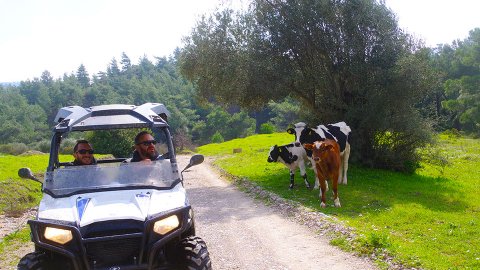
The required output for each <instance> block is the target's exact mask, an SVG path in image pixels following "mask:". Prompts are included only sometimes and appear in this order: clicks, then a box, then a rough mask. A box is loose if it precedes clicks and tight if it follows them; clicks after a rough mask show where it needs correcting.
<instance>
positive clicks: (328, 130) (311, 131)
mask: <svg viewBox="0 0 480 270" xmlns="http://www.w3.org/2000/svg"><path fill="white" fill-rule="evenodd" d="M287 132H288V133H289V134H293V135H295V141H296V142H299V143H300V144H301V145H302V146H304V145H305V144H307V143H308V144H313V143H314V142H316V141H323V140H325V139H332V140H335V141H336V142H337V143H338V145H339V146H340V158H341V164H340V169H341V171H340V174H339V176H338V177H339V179H338V182H339V183H342V184H344V185H346V184H347V171H348V159H349V157H350V142H349V137H350V133H351V132H352V130H351V129H350V127H349V126H348V125H347V124H346V123H345V122H338V123H334V124H328V125H318V126H317V127H315V128H311V127H309V126H308V125H306V124H305V123H303V122H299V123H297V124H295V128H289V129H287ZM307 156H308V157H309V159H310V161H311V156H312V151H310V150H308V149H307ZM312 165H313V163H312ZM314 170H315V169H314ZM318 184H319V183H318V179H315V186H314V188H315V189H317V188H318Z"/></svg>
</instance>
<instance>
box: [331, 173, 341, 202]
mask: <svg viewBox="0 0 480 270" xmlns="http://www.w3.org/2000/svg"><path fill="white" fill-rule="evenodd" d="M338 172H339V170H337V171H336V172H333V175H332V178H331V179H332V186H333V188H332V189H333V203H334V204H335V207H342V205H341V204H340V198H339V197H338V181H337V180H338V176H339V175H338Z"/></svg>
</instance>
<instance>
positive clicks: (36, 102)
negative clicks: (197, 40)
mask: <svg viewBox="0 0 480 270" xmlns="http://www.w3.org/2000/svg"><path fill="white" fill-rule="evenodd" d="M156 59H157V63H152V62H150V61H149V60H148V59H147V58H146V57H142V58H141V59H139V63H138V64H133V63H132V62H131V61H130V59H129V58H128V56H127V55H126V54H125V53H123V54H122V56H121V61H120V65H119V63H118V62H117V61H116V59H115V58H113V59H112V60H111V62H110V64H109V65H108V68H107V71H106V72H100V73H98V74H94V75H93V76H92V79H90V76H89V74H88V72H87V69H86V67H85V66H83V65H80V66H79V68H78V69H77V72H76V73H75V74H71V75H65V76H63V78H61V79H56V80H54V79H53V78H52V76H51V75H50V73H49V72H48V71H44V72H43V73H42V75H41V77H40V79H39V78H34V79H33V80H31V81H23V82H21V83H20V84H19V85H18V86H7V87H6V89H3V87H2V91H0V98H1V100H2V103H0V109H1V110H2V115H1V116H0V144H2V143H3V144H6V143H11V142H20V143H25V144H26V145H28V146H29V147H30V148H33V149H39V150H41V151H48V149H49V143H46V142H44V141H45V140H48V141H49V140H50V138H49V136H50V132H49V131H48V127H47V125H53V124H54V123H53V120H54V118H55V115H56V114H57V111H58V109H59V108H61V107H65V106H70V105H78V106H82V107H90V106H96V105H102V104H115V103H124V104H136V105H140V104H143V103H146V102H161V103H163V104H165V106H166V107H167V108H168V109H169V110H170V112H171V117H170V118H169V124H170V126H171V128H172V134H174V138H173V139H174V142H175V145H177V146H178V147H179V148H181V149H182V148H184V147H189V148H194V146H195V144H200V143H208V142H210V138H211V136H212V135H213V134H214V133H215V132H216V131H217V130H219V131H220V132H221V134H222V136H224V137H226V138H229V139H230V138H234V137H244V136H247V135H249V134H252V133H253V131H252V123H253V125H254V124H255V120H254V119H252V118H251V117H249V116H248V115H247V112H244V111H239V110H237V109H233V110H228V111H227V110H225V109H221V108H220V107H218V106H209V105H208V104H207V105H205V104H204V105H202V106H200V105H199V104H198V103H197V101H196V99H195V98H192V97H194V96H195V89H194V87H193V85H192V84H190V83H189V82H187V81H186V80H184V79H183V78H182V76H181V75H180V74H179V73H178V71H177V67H176V65H177V64H176V61H177V60H176V59H175V58H169V59H167V58H165V57H158V58H156ZM4 100H5V102H3V101H4ZM220 110H221V111H222V113H219V111H220ZM219 117H220V118H219ZM218 120H222V121H218ZM47 123H48V124H47ZM201 123H207V124H208V129H207V130H205V129H202V125H201ZM228 125H230V126H232V127H233V128H230V127H229V126H228ZM125 139H126V138H125ZM107 140H108V139H107ZM39 142H42V143H41V144H40V143H39ZM47 144H48V146H47ZM130 144H131V142H130V141H128V139H126V141H124V142H122V145H123V146H122V147H121V148H120V149H114V150H115V151H117V152H118V153H116V154H117V155H121V154H122V155H123V154H125V153H130V151H131V149H130V146H131V145H130ZM104 146H105V147H106V143H103V142H102V146H101V147H100V148H99V149H102V151H111V150H112V149H110V148H108V147H107V148H105V149H104V150H103V148H104ZM69 147H70V145H66V146H65V147H64V148H63V149H62V153H67V154H71V150H72V149H71V148H69ZM72 147H73V146H72Z"/></svg>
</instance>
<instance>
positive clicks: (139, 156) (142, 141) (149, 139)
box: [130, 131, 159, 162]
mask: <svg viewBox="0 0 480 270" xmlns="http://www.w3.org/2000/svg"><path fill="white" fill-rule="evenodd" d="M156 144H157V141H155V138H153V135H152V134H151V133H150V132H148V131H141V132H139V133H138V134H137V136H135V151H133V157H132V158H131V159H130V162H138V161H153V160H156V159H158V158H159V153H158V151H157V149H156V148H155V145H156Z"/></svg>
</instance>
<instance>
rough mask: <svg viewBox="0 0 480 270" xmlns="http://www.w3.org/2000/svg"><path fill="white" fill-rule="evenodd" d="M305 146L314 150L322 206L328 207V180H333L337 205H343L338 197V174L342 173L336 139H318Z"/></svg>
mask: <svg viewBox="0 0 480 270" xmlns="http://www.w3.org/2000/svg"><path fill="white" fill-rule="evenodd" d="M303 147H305V149H308V150H312V159H313V162H314V163H315V168H316V170H315V173H316V174H317V178H318V181H319V182H320V189H321V193H320V195H321V201H322V202H321V203H320V206H321V207H322V208H325V207H326V204H325V203H326V196H325V193H326V191H327V180H328V179H330V180H332V186H333V199H334V203H335V207H341V205H340V199H339V198H338V192H337V186H338V176H339V174H340V146H339V145H338V143H337V142H336V141H335V140H332V139H325V140H324V141H316V142H314V143H312V144H308V143H307V144H304V145H303Z"/></svg>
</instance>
